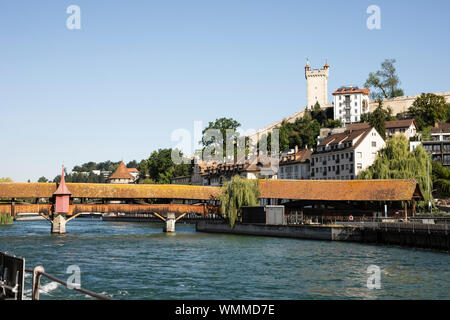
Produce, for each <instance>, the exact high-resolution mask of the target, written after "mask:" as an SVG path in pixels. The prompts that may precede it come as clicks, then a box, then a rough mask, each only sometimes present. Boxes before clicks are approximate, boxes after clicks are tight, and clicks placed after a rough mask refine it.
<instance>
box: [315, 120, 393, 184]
mask: <svg viewBox="0 0 450 320" xmlns="http://www.w3.org/2000/svg"><path fill="white" fill-rule="evenodd" d="M385 145H386V143H385V142H384V140H383V138H382V137H381V136H380V135H379V134H378V132H377V131H376V130H375V129H374V128H366V129H362V130H348V131H345V132H344V133H338V134H333V135H330V136H328V137H327V138H325V139H324V140H323V141H322V142H321V143H320V144H319V145H318V147H317V151H315V152H314V153H313V154H312V155H311V179H313V180H355V179H357V176H358V174H359V173H360V172H361V171H362V170H364V169H366V168H368V167H369V166H371V165H372V164H373V162H374V161H375V159H376V156H377V153H378V150H380V149H382V148H384V146H385ZM324 192H326V190H324Z"/></svg>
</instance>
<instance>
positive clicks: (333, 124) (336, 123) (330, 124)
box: [324, 119, 344, 128]
mask: <svg viewBox="0 0 450 320" xmlns="http://www.w3.org/2000/svg"><path fill="white" fill-rule="evenodd" d="M343 126H344V124H343V123H342V121H341V120H339V119H337V120H333V119H327V121H326V122H325V124H324V127H325V128H341V127H343Z"/></svg>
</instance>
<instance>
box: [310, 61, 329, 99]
mask: <svg viewBox="0 0 450 320" xmlns="http://www.w3.org/2000/svg"><path fill="white" fill-rule="evenodd" d="M329 74H330V66H329V65H328V62H326V63H325V65H324V66H323V69H320V70H319V69H314V70H312V69H311V67H310V66H309V61H307V63H306V66H305V78H306V94H307V104H306V107H307V108H312V107H314V105H315V104H316V102H318V103H319V104H320V106H321V107H322V108H323V107H325V106H326V105H327V104H328V76H329Z"/></svg>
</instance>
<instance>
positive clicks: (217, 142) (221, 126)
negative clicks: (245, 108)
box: [201, 118, 241, 157]
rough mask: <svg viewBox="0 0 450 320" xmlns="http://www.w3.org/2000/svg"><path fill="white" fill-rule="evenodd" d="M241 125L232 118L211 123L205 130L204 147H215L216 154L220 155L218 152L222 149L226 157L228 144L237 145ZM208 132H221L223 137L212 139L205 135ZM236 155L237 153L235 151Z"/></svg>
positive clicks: (203, 132)
mask: <svg viewBox="0 0 450 320" xmlns="http://www.w3.org/2000/svg"><path fill="white" fill-rule="evenodd" d="M240 126H241V124H240V123H239V122H237V121H236V120H234V119H232V118H219V119H216V121H214V122H209V124H208V126H207V127H206V128H205V129H203V131H202V134H203V137H202V141H201V143H202V144H203V147H209V146H213V147H214V153H215V154H219V153H220V152H218V151H219V150H218V149H220V148H223V149H222V150H223V156H224V157H226V156H227V154H226V144H227V142H228V143H232V144H233V145H235V144H236V141H237V138H239V132H238V131H237V128H239V127H240ZM208 130H219V131H220V133H221V135H222V137H211V136H207V135H205V134H206V133H207V131H208ZM227 131H229V132H231V134H228V135H227ZM235 153H236V151H235Z"/></svg>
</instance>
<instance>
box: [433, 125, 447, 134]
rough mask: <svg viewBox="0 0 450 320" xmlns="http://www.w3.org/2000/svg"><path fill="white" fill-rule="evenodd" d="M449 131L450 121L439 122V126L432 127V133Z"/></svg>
mask: <svg viewBox="0 0 450 320" xmlns="http://www.w3.org/2000/svg"><path fill="white" fill-rule="evenodd" d="M441 132H443V133H449V132H450V123H438V124H437V126H435V127H434V128H431V133H441Z"/></svg>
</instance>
